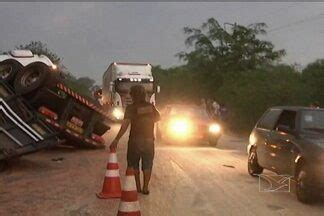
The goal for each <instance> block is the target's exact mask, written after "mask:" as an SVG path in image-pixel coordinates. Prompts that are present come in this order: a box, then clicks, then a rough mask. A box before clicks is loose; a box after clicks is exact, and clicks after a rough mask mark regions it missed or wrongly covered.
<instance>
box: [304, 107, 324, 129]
mask: <svg viewBox="0 0 324 216" xmlns="http://www.w3.org/2000/svg"><path fill="white" fill-rule="evenodd" d="M301 128H302V129H303V130H312V131H318V132H324V110H305V111H303V112H302V117H301Z"/></svg>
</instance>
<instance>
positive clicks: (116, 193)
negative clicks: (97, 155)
mask: <svg viewBox="0 0 324 216" xmlns="http://www.w3.org/2000/svg"><path fill="white" fill-rule="evenodd" d="M97 197H98V198H100V199H109V198H120V197H121V185H120V176H119V167H118V162H117V153H116V149H111V150H110V153H109V160H108V164H107V171H106V175H105V179H104V183H103V187H102V191H101V192H100V193H98V194H97Z"/></svg>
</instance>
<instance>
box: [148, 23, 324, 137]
mask: <svg viewBox="0 0 324 216" xmlns="http://www.w3.org/2000/svg"><path fill="white" fill-rule="evenodd" d="M266 29H267V25H266V24H265V23H255V24H251V25H248V26H243V25H239V24H236V23H234V24H228V23H226V24H225V25H221V24H220V23H219V22H218V21H217V20H215V19H214V18H210V19H208V20H207V21H206V22H205V23H203V24H202V25H201V26H200V27H199V28H192V27H185V28H184V33H185V34H186V35H187V39H186V40H185V44H186V45H187V46H188V47H189V48H190V51H189V52H180V53H178V54H177V56H178V57H179V58H180V59H181V60H183V62H184V64H183V65H180V66H176V67H171V68H166V69H164V68H161V67H160V66H155V67H153V73H154V76H155V79H156V80H157V82H158V83H159V85H160V86H161V89H162V90H161V93H160V95H159V98H158V100H159V102H160V104H166V103H179V102H191V103H192V102H195V103H199V101H200V99H201V98H205V99H207V98H211V99H215V100H216V101H217V102H218V103H222V104H224V105H225V106H226V107H227V108H228V109H229V126H230V127H231V128H232V129H234V130H237V131H242V132H248V131H250V130H251V128H252V127H253V126H254V124H255V123H256V121H257V119H258V118H259V117H260V116H261V115H262V113H263V112H264V111H265V110H266V109H268V108H269V107H271V106H280V105H296V106H308V105H309V104H310V103H313V102H315V101H316V102H318V103H319V104H320V105H324V91H323V90H324V89H323V86H324V59H320V60H316V61H314V62H312V63H310V64H308V65H307V66H306V67H305V68H304V69H303V70H299V69H298V68H297V67H296V65H288V64H284V63H282V62H281V59H282V57H283V56H285V54H286V51H285V50H283V49H280V50H276V49H275V47H274V45H273V44H272V43H271V42H270V41H266V40H263V39H261V38H264V37H263V36H264V35H266V33H267V31H266Z"/></svg>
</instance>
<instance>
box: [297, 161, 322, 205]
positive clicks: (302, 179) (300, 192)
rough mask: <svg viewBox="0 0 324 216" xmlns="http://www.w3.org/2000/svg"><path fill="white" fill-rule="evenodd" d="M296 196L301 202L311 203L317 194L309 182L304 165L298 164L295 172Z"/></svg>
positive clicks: (309, 178)
mask: <svg viewBox="0 0 324 216" xmlns="http://www.w3.org/2000/svg"><path fill="white" fill-rule="evenodd" d="M295 178H296V196H297V199H298V200H299V201H300V202H302V203H312V202H314V201H315V199H316V198H317V197H318V196H319V194H318V193H316V191H314V189H312V188H311V187H312V184H311V183H310V180H311V177H310V176H309V172H308V171H307V168H306V166H305V165H300V167H298V168H297V171H296V174H295Z"/></svg>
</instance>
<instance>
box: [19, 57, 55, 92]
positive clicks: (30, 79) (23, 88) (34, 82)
mask: <svg viewBox="0 0 324 216" xmlns="http://www.w3.org/2000/svg"><path fill="white" fill-rule="evenodd" d="M51 72H52V71H51V70H50V68H49V67H48V66H47V65H45V64H43V63H39V62H36V63H32V64H29V65H27V66H26V67H25V68H23V69H22V70H21V71H20V72H19V73H18V74H17V76H16V78H15V80H14V89H15V91H16V93H17V94H21V95H26V94H28V93H31V92H34V91H35V90H37V89H38V88H40V87H42V86H44V85H45V84H46V83H50V82H49V81H50V79H51V77H52V76H53V75H52V73H51Z"/></svg>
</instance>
